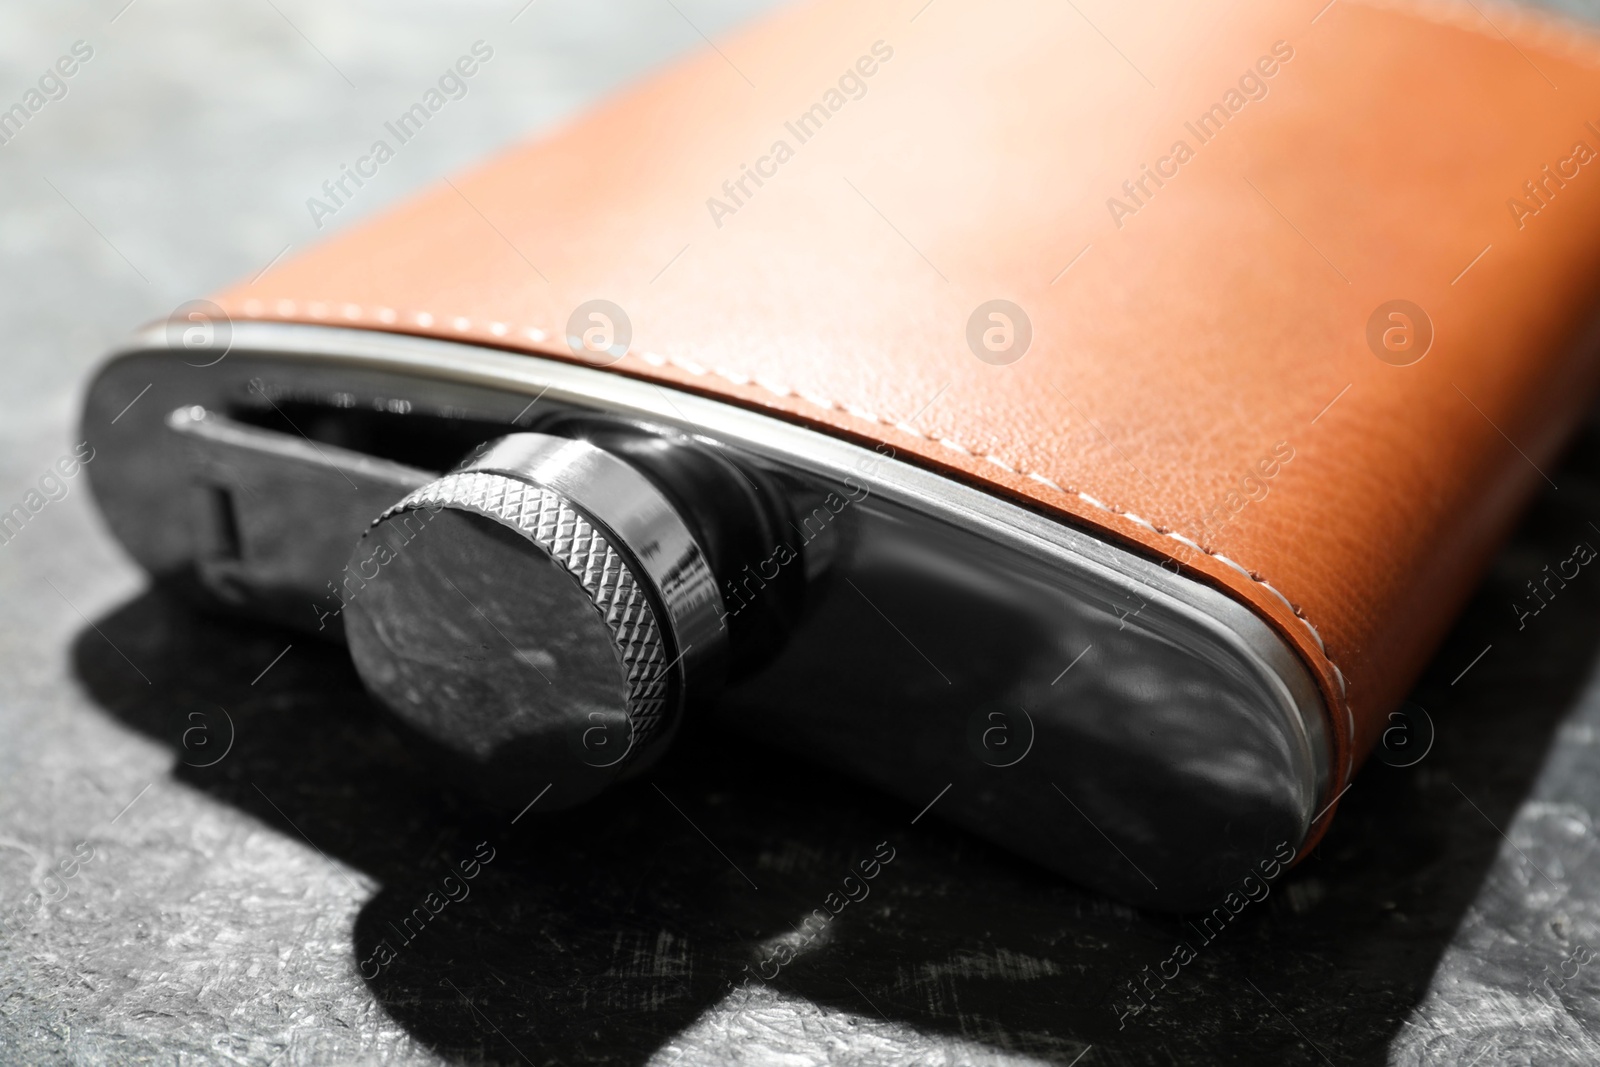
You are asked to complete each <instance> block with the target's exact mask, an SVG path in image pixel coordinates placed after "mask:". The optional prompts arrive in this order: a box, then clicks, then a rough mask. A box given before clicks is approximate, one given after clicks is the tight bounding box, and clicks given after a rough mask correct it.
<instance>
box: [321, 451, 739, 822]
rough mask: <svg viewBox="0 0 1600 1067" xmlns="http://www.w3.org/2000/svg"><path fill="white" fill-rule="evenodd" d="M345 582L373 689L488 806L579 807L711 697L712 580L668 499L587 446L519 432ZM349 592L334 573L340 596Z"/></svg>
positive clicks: (404, 523)
mask: <svg viewBox="0 0 1600 1067" xmlns="http://www.w3.org/2000/svg"><path fill="white" fill-rule="evenodd" d="M346 575H347V576H353V577H354V579H355V580H356V581H357V582H359V583H360V584H359V586H358V587H357V588H356V589H355V590H354V591H353V592H351V593H350V595H349V597H348V599H347V601H346V622H345V629H346V635H347V638H348V640H349V643H350V653H351V657H352V658H353V659H354V661H355V664H356V668H357V670H358V671H359V672H360V673H361V677H362V680H363V681H364V682H365V683H366V686H367V688H368V690H369V691H370V692H371V693H372V694H373V695H374V696H375V697H376V698H377V699H378V700H379V701H380V702H381V703H382V704H383V705H385V706H386V707H387V708H388V709H389V710H391V711H392V712H394V713H395V714H396V715H397V716H399V718H400V719H401V720H402V721H403V722H404V723H405V724H407V725H408V726H409V727H410V728H411V730H412V731H413V732H415V733H418V734H421V735H422V736H423V737H424V738H425V739H427V740H428V741H429V742H431V746H430V747H433V748H436V749H438V750H439V751H441V752H442V753H443V754H444V755H445V757H446V761H447V763H450V764H452V765H453V769H454V770H456V771H457V772H458V773H459V774H460V775H461V776H462V777H465V778H466V779H467V780H468V781H469V783H470V784H471V785H473V786H474V787H476V788H477V789H478V790H479V791H480V792H483V793H485V794H487V795H488V796H489V797H490V799H493V800H498V801H501V802H503V803H506V804H516V803H519V802H520V803H525V802H526V801H527V800H528V799H530V798H531V797H533V796H534V795H535V794H536V793H538V792H539V791H540V790H542V789H543V788H544V787H545V785H546V784H550V785H551V789H550V794H549V796H548V797H547V798H546V799H545V801H544V802H543V804H542V806H548V807H558V806H566V805H570V804H575V803H578V802H580V801H582V800H584V799H587V798H588V797H589V796H592V795H593V794H595V793H597V792H599V791H600V790H601V789H603V788H605V786H606V785H607V784H608V783H610V782H611V781H613V780H615V779H616V778H618V777H620V776H623V775H625V774H627V773H632V772H634V771H637V770H639V769H642V768H643V767H645V766H647V765H648V764H649V763H650V762H651V761H653V760H654V759H655V758H657V757H658V756H659V755H660V754H661V752H662V751H663V750H664V748H665V745H666V743H667V741H668V740H669V739H670V737H671V734H672V733H673V731H674V729H675V728H676V726H677V722H678V718H679V714H680V710H681V707H682V704H683V700H684V696H685V694H686V692H688V691H689V690H691V689H693V690H696V691H702V692H703V691H708V690H710V689H714V688H715V686H716V684H717V683H718V681H719V680H720V678H719V675H720V671H721V668H722V659H723V654H724V650H725V646H726V630H725V628H724V627H723V624H722V616H723V609H722V601H721V598H720V597H719V596H718V593H717V589H716V581H715V578H714V576H713V574H712V572H711V568H710V565H709V563H708V562H707V560H706V557H705V554H704V553H703V552H702V551H701V548H700V546H699V545H698V544H697V543H696V540H695V538H694V536H693V534H692V533H691V531H690V530H689V528H688V526H687V525H686V524H685V523H684V521H683V519H682V517H681V516H680V515H679V514H678V512H677V511H676V510H675V509H674V507H673V505H672V504H671V502H670V501H668V500H667V498H666V497H665V496H663V495H662V493H661V492H660V491H659V490H657V489H656V487H655V486H654V485H652V484H651V482H650V481H649V480H648V479H646V478H645V477H644V476H643V475H642V474H640V473H639V472H638V471H637V470H635V469H634V468H633V467H631V466H629V465H628V464H627V463H626V462H624V461H623V460H621V459H619V458H617V457H616V456H613V455H611V454H610V453H608V452H605V451H604V450H602V449H600V448H597V447H595V446H594V445H591V444H588V443H587V442H583V441H576V440H569V439H566V438H560V437H551V436H547V435H545V434H535V433H519V434H512V435H510V436H507V437H503V438H500V439H499V440H498V441H495V442H493V443H491V444H490V445H489V446H488V447H487V448H486V449H484V450H483V451H482V452H481V453H480V454H479V455H478V456H477V457H476V458H475V459H473V460H471V461H470V462H469V463H467V464H465V465H464V466H462V467H461V468H459V469H458V470H456V471H454V472H452V473H450V474H447V475H445V476H444V477H442V478H439V479H438V480H436V481H433V482H431V483H429V484H428V485H425V486H423V487H422V488H421V489H418V490H417V491H415V492H413V493H411V494H410V495H409V496H407V497H406V498H405V499H403V500H401V501H400V502H399V503H398V504H395V505H394V506H393V507H391V508H389V509H388V510H387V511H385V512H384V513H383V514H382V515H381V516H379V518H378V519H377V520H376V521H375V522H374V523H373V524H372V527H371V528H370V529H369V530H368V531H367V533H366V535H365V536H364V537H363V538H362V540H361V542H360V543H359V544H358V545H357V546H356V549H355V552H354V554H353V555H352V557H351V562H350V566H349V567H347V568H346ZM350 584H351V582H350V580H349V577H347V580H346V586H347V589H348V588H349V586H350Z"/></svg>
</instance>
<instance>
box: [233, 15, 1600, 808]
mask: <svg viewBox="0 0 1600 1067" xmlns="http://www.w3.org/2000/svg"><path fill="white" fill-rule="evenodd" d="M1319 9H1320V10H1319ZM1480 10H1481V11H1482V12H1483V14H1479V11H1480ZM868 71H870V74H869V73H867V72H868ZM814 105H820V106H821V110H820V111H817V110H815V108H814ZM806 114H810V115H811V116H812V117H811V119H810V120H809V121H808V122H807V123H806V124H805V125H804V126H801V125H798V124H797V123H798V120H799V119H800V117H801V116H803V115H806ZM1203 116H1210V119H1209V121H1208V122H1206V123H1203V124H1201V123H1200V120H1201V118H1202V117H1203ZM1596 118H1600V48H1597V46H1596V44H1595V43H1594V42H1593V41H1592V40H1590V39H1588V38H1585V37H1583V36H1581V35H1580V34H1579V33H1578V32H1577V31H1575V30H1573V29H1571V28H1570V27H1560V26H1555V25H1553V24H1551V23H1548V22H1546V21H1542V20H1537V19H1534V18H1532V17H1531V16H1528V15H1526V14H1518V13H1517V12H1516V11H1514V10H1510V9H1506V8H1502V7H1491V6H1486V5H1483V4H1479V6H1478V8H1476V9H1475V8H1473V7H1472V6H1469V5H1466V4H1462V5H1460V6H1457V5H1454V4H1438V5H1426V6H1422V5H1414V6H1407V7H1400V6H1392V5H1391V6H1385V7H1375V6H1368V5H1361V4H1356V3H1351V2H1349V0H1337V2H1335V3H1332V4H1330V5H1328V6H1327V7H1323V6H1322V0H1309V2H1295V3H1262V4H1252V5H1249V6H1245V5H1237V4H1233V5H1216V4H1204V5H1196V4H1192V3H1188V2H1184V0H1176V2H1158V3H1149V4H1138V5H1129V4H1123V3H1121V2H1120V0H1076V3H1075V4H1062V3H1058V2H1056V0H1048V2H1046V0H1040V2H1026V0H988V2H986V3H982V4H973V3H958V2H954V0H932V2H931V3H930V2H928V0H904V2H890V3H882V2H873V3H862V2H860V0H820V2H814V3H810V4H807V5H804V6H800V7H796V8H792V9H788V10H786V11H784V12H782V13H780V14H778V15H777V16H776V17H773V18H771V19H769V20H767V21H766V22H764V23H763V24H760V25H758V26H756V27H755V28H753V29H751V30H749V31H747V32H744V33H743V34H741V35H740V36H738V37H736V38H734V39H732V40H728V41H725V42H722V43H721V44H720V45H719V46H718V49H717V50H709V51H706V52H704V53H703V54H701V55H699V56H697V57H695V58H693V59H692V60H690V61H688V62H685V63H683V64H681V65H679V66H677V67H675V68H673V69H670V70H668V71H667V72H665V73H664V74H661V75H660V76H658V77H655V78H653V79H652V80H651V81H649V82H648V83H646V84H644V85H643V86H641V87H639V88H637V89H635V90H633V91H631V92H629V93H627V94H626V95H624V96H622V97H621V98H619V99H616V100H614V101H612V102H610V103H609V104H607V105H606V106H604V107H602V108H600V109H599V110H598V111H596V112H594V113H592V114H590V115H589V116H588V117H586V118H584V119H583V120H581V121H579V122H577V123H575V124H573V125H571V126H569V127H567V128H566V129H564V130H561V131H558V132H556V133H555V134H553V135H551V136H549V137H546V138H545V139H543V140H541V141H540V142H538V143H536V144H533V145H530V146H528V147H524V148H520V149H518V150H516V151H514V152H511V153H509V154H508V155H506V156H504V157H503V158H500V159H498V160H496V161H494V162H493V163H491V164H490V165H488V166H486V167H483V168H481V169H479V170H476V171H473V172H471V173H469V174H467V175H465V176H461V177H457V178H455V179H454V182H453V185H452V184H443V185H441V186H439V187H438V188H436V189H434V190H432V191H430V192H429V193H427V194H426V195H423V196H421V197H418V198H417V199H415V200H413V201H412V202H410V203H408V204H405V205H403V206H401V207H400V208H398V209H396V210H393V211H391V212H389V213H388V214H386V215H384V216H383V217H381V218H379V219H378V220H377V221H375V222H371V223H369V224H366V225H363V226H359V227H356V228H354V229H351V230H350V231H348V232H346V233H343V234H341V235H340V236H339V237H338V238H337V239H335V240H332V241H329V242H327V243H325V244H323V245H322V246H320V247H318V248H316V249H315V250H313V251H311V252H310V253H308V254H305V255H303V256H300V257H299V258H298V259H294V260H291V261H289V262H286V263H284V264H282V265H280V266H277V267H275V268H273V269H272V270H271V271H270V272H268V273H267V274H266V275H265V277H264V278H262V279H260V280H258V281H257V282H256V283H255V284H253V285H247V286H244V287H241V288H238V289H235V290H233V291H231V292H229V293H228V294H226V295H225V296H224V297H223V298H222V300H223V303H224V305H225V307H226V309H227V310H228V311H229V313H230V314H231V315H233V316H235V317H238V318H262V319H288V320H296V321H305V322H317V323H329V324H336V325H352V326H359V327H365V328H370V329H376V330H391V331H400V332H407V333H418V334H427V335H431V336H438V337H445V338H449V339H452V340H468V341H474V342H479V343H482V344H486V345H495V346H501V347H506V348H512V349H520V350H526V351H529V352H537V353H540V354H544V355H549V356H554V357H556V358H558V359H571V358H574V357H573V355H572V353H571V351H570V350H569V349H568V347H567V346H566V344H565V343H564V340H563V335H564V333H565V325H566V323H567V320H568V317H569V315H570V314H571V313H572V311H573V310H574V308H575V307H576V306H577V305H578V304H580V303H581V302H583V301H586V300H589V299H592V298H604V299H608V300H611V301H614V302H615V303H617V304H619V305H620V306H621V307H622V308H624V309H625V310H626V312H627V314H628V315H629V317H630V319H631V321H632V324H633V330H634V334H633V344H632V347H631V349H630V350H629V351H628V353H627V355H626V356H624V357H623V358H622V359H621V360H620V361H619V362H617V363H616V364H615V366H614V370H615V371H616V372H617V373H620V374H626V375H632V376H636V377H641V378H647V379H652V380H655V381H659V382H662V383H670V384H671V385H674V386H678V387H681V388H685V389H691V390H695V391H698V392H702V393H706V394H709V395H712V396H716V397H719V398H722V399H725V400H727V401H730V402H732V403H737V404H742V405H746V406H748V407H753V408H759V409H763V410H767V411H770V412H773V413H776V414H779V415H781V416H783V417H785V418H789V419H793V420H795V421H798V422H802V423H806V424H809V425H811V426H814V427H817V428H819V429H822V430H825V431H828V432H831V433H836V434H840V435H844V436H849V437H852V438H856V439H861V440H866V441H871V442H877V441H886V442H888V443H889V444H891V445H892V446H893V447H894V448H895V449H896V450H897V452H898V454H899V455H900V456H902V457H904V458H906V459H908V460H911V461H913V462H920V463H924V464H926V465H928V466H930V467H935V468H938V469H941V470H943V471H946V472H949V473H950V474H952V475H954V476H956V477H958V478H961V479H964V480H966V481H968V482H972V483H977V484H979V485H982V486H984V487H986V488H988V489H990V490H992V491H993V492H995V493H998V494H1002V495H1004V496H1007V497H1010V498H1013V499H1017V500H1021V501H1023V502H1025V503H1027V504H1028V505H1030V506H1033V507H1035V508H1038V509H1039V510H1041V511H1044V512H1046V513H1049V514H1052V515H1056V516H1059V517H1060V518H1062V519H1064V520H1066V521H1070V522H1072V523H1074V524H1077V525H1080V526H1083V527H1089V528H1092V529H1094V530H1096V531H1097V532H1099V533H1100V534H1102V535H1103V536H1105V537H1107V538H1110V539H1114V540H1116V541H1118V542H1120V543H1123V544H1125V545H1131V546H1135V547H1136V548H1137V549H1139V550H1141V551H1143V552H1145V553H1147V554H1149V555H1152V556H1155V557H1159V558H1162V559H1164V560H1171V561H1173V565H1175V566H1180V567H1181V568H1182V569H1183V570H1184V572H1185V573H1187V574H1190V575H1193V576H1195V577H1197V578H1199V579H1201V580H1203V581H1206V582H1209V583H1211V584H1213V585H1214V586H1217V587H1219V588H1221V589H1224V590H1226V591H1227V592H1229V593H1230V594H1232V595H1233V596H1234V597H1236V598H1237V599H1238V600H1240V601H1242V602H1244V603H1245V604H1247V605H1249V606H1250V607H1252V608H1253V609H1254V610H1255V611H1256V612H1258V613H1259V614H1260V616H1261V617H1263V618H1264V619H1266V620H1267V621H1268V622H1269V623H1270V624H1271V625H1272V626H1273V627H1275V628H1276V630H1277V631H1279V632H1280V633H1281V634H1282V635H1283V636H1284V637H1285V638H1287V639H1288V641H1289V642H1290V643H1291V644H1292V645H1293V647H1295V648H1296V649H1298V650H1299V652H1300V654H1301V655H1302V656H1303V657H1304V659H1305V662H1306V663H1307V664H1308V665H1309V667H1310V668H1311V670H1312V672H1313V673H1314V674H1315V676H1316V677H1317V678H1318V679H1319V681H1320V683H1321V686H1322V689H1323V691H1324V693H1325V695H1326V700H1327V705H1328V711H1329V715H1330V716H1331V718H1332V720H1333V724H1334V729H1333V736H1334V738H1335V740H1336V744H1337V751H1336V752H1335V757H1334V758H1335V766H1334V768H1333V772H1334V777H1335V784H1334V789H1335V791H1337V790H1339V789H1340V788H1342V786H1343V784H1344V782H1345V780H1346V779H1347V778H1348V776H1349V774H1350V773H1351V771H1352V769H1353V764H1354V762H1355V761H1356V760H1357V759H1359V758H1360V756H1361V755H1363V754H1364V753H1365V752H1366V751H1368V750H1369V749H1370V748H1371V747H1372V745H1373V743H1374V741H1375V739H1376V737H1377V735H1378V734H1379V733H1380V732H1381V728H1382V726H1383V723H1384V716H1385V714H1386V713H1387V711H1388V710H1389V709H1390V708H1391V707H1392V706H1393V705H1395V704H1396V703H1397V702H1398V700H1399V699H1400V697H1401V696H1402V695H1403V694H1404V692H1405V691H1406V689H1407V687H1408V686H1409V685H1410V684H1411V682H1412V681H1413V680H1414V679H1415V677H1416V675H1417V674H1418V672H1419V670H1420V669H1421V667H1422V666H1423V664H1424V663H1425V661H1426V660H1427V658H1428V657H1429V655H1430V653H1431V652H1432V650H1433V649H1434V648H1435V646H1436V644H1437V643H1438V641H1439V640H1440V639H1441V637H1442V635H1443V633H1444V632H1445V630H1446V628H1447V627H1448V626H1449V624H1450V621H1451V619H1452V617H1453V615H1454V614H1455V612H1456V611H1457V610H1458V608H1459V606H1460V605H1461V604H1462V602H1463V600H1464V599H1465V597H1466V596H1467V594H1468V593H1469V591H1470V589H1471V587H1472V586H1473V584H1474V582H1475V581H1476V579H1477V577H1478V576H1479V574H1480V572H1481V571H1482V569H1483V567H1484V565H1485V564H1486V562H1487V559H1488V557H1489V555H1490V553H1491V552H1492V551H1493V550H1494V548H1495V546H1496V543H1497V542H1498V541H1499V540H1500V539H1501V537H1502V536H1503V535H1504V534H1505V533H1506V532H1507V529H1508V526H1509V524H1510V523H1511V522H1512V521H1513V519H1514V517H1515V515H1516V513H1517V511H1518V509H1519V507H1520V506H1521V505H1522V504H1523V503H1524V502H1525V501H1526V500H1527V498H1528V497H1529V495H1530V493H1531V492H1532V491H1533V490H1535V489H1536V488H1538V486H1539V485H1540V484H1541V475H1540V473H1539V471H1538V469H1537V468H1538V467H1544V468H1546V469H1548V467H1547V465H1548V464H1549V462H1550V461H1551V459H1552V457H1553V456H1554V455H1555V453H1556V451H1557V449H1558V448H1559V447H1560V446H1561V444H1562V442H1563V439H1564V438H1566V437H1567V435H1568V433H1569V431H1570V430H1571V429H1572V428H1573V426H1574V425H1575V423H1576V421H1577V420H1578V419H1579V418H1580V416H1581V414H1582V413H1583V411H1584V409H1585V407H1586V405H1587V404H1588V403H1589V402H1590V398H1591V396H1592V394H1593V392H1594V387H1595V385H1596V370H1597V363H1596V361H1595V360H1594V359H1593V358H1591V357H1592V344H1591V340H1592V339H1591V336H1590V327H1591V324H1592V322H1593V318H1594V311H1595V295H1596V293H1597V292H1600V286H1597V277H1596V273H1597V266H1600V164H1597V163H1595V162H1591V160H1592V158H1593V156H1594V152H1595V150H1597V149H1600V129H1597V128H1596V124H1595V123H1594V122H1591V119H1596ZM780 141H782V142H784V143H785V144H786V146H787V148H788V152H787V153H786V152H783V151H781V150H778V149H777V143H778V142H780ZM1179 141H1182V142H1184V144H1185V147H1186V149H1187V152H1186V153H1184V152H1177V151H1176V145H1177V142H1179ZM1580 146H1581V147H1580ZM1180 155H1181V156H1183V158H1182V159H1181V160H1180V159H1179V158H1178V156H1180ZM779 156H782V157H783V158H782V160H781V161H780V160H779V158H778V157H779ZM1146 165H1148V166H1149V167H1150V168H1153V169H1155V170H1156V171H1157V172H1158V173H1157V179H1160V182H1159V184H1158V183H1157V179H1153V178H1150V177H1149V176H1148V172H1147V171H1146V170H1145V169H1144V168H1145V166H1146ZM747 166H748V167H753V168H758V169H759V171H760V172H762V173H763V174H764V175H765V176H763V177H761V181H760V184H757V182H756V180H755V179H752V178H748V177H745V176H744V175H745V171H744V168H745V167H747ZM1546 167H1548V168H1549V170H1546V169H1544V168H1546ZM1162 174H1165V175H1166V176H1165V177H1164V178H1163V177H1161V175H1162ZM1563 175H1564V177H1563ZM758 176H759V175H758ZM741 178H743V180H744V187H743V190H742V192H741V190H740V189H739V187H738V185H737V184H736V183H737V182H738V181H739V180H740V179H741ZM1125 181H1126V182H1128V183H1129V185H1130V186H1131V191H1130V188H1129V187H1125V186H1124V184H1123V183H1124V182H1125ZM724 182H727V183H728V184H729V187H728V188H726V189H725V188H724ZM1525 183H1535V184H1533V185H1528V184H1525ZM350 188H351V189H353V188H354V187H353V186H351V187H350ZM730 190H731V192H730ZM367 195H371V194H370V193H368V194H367ZM712 198H715V199H716V200H717V201H719V202H720V205H721V206H720V207H719V206H718V205H717V204H712V203H710V200H711V199H712ZM1113 198H1115V201H1118V202H1120V206H1119V203H1117V202H1114V201H1113ZM1085 249H1087V250H1085ZM996 298H1003V299H1006V300H1010V301H1013V302H1015V303H1016V304H1018V305H1020V306H1021V307H1022V308H1023V309H1024V310H1025V311H1026V313H1027V315H1028V316H1029V318H1030V320H1031V323H1032V330H1033V338H1032V343H1031V347H1030V348H1029V350H1028V351H1027V353H1026V355H1025V356H1024V357H1023V358H1022V359H1021V360H1020V361H1018V362H1015V363H1012V364H1010V365H1003V366H996V365H990V364H989V363H986V362H983V361H980V360H979V359H978V358H976V357H975V356H974V354H973V352H972V351H971V350H969V346H968V344H967V341H966V334H967V323H968V319H969V316H971V315H972V313H973V311H974V309H975V308H977V307H978V305H980V304H982V303H983V302H985V301H988V300H991V299H996ZM1397 299H1403V300H1408V301H1412V302H1414V303H1415V304H1416V305H1419V306H1420V307H1421V308H1422V309H1424V311H1425V313H1426V315H1427V316H1428V317H1429V318H1430V319H1431V322H1432V326H1433V330H1434V338H1433V341H1432V345H1431V349H1430V350H1429V351H1428V352H1427V354H1426V355H1425V357H1424V358H1422V359H1421V360H1420V361H1419V362H1415V363H1411V364H1410V365H1406V366H1397V365H1394V364H1393V363H1392V362H1386V361H1384V360H1380V359H1379V358H1378V357H1377V356H1376V355H1375V354H1374V350H1373V349H1372V348H1371V347H1369V343H1368V322H1369V319H1370V318H1371V317H1372V316H1373V314H1374V312H1375V310H1377V309H1378V308H1379V306H1380V305H1382V304H1384V303H1385V302H1388V301H1391V300H1397ZM1380 319H1381V322H1380V327H1382V326H1387V325H1395V324H1399V320H1393V321H1391V320H1388V319H1387V318H1386V317H1382V316H1380ZM1400 325H1402V326H1403V324H1400ZM1380 332H1381V330H1380ZM1395 340H1396V341H1400V340H1403V338H1401V337H1398V336H1396V338H1395ZM1380 348H1381V346H1380ZM1414 351H1415V350H1414V349H1413V354H1414ZM1330 403H1331V405H1332V406H1331V407H1330V406H1329V405H1330ZM1286 457H1287V459H1286ZM1315 832H1320V827H1319V828H1318V830H1317V831H1315Z"/></svg>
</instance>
